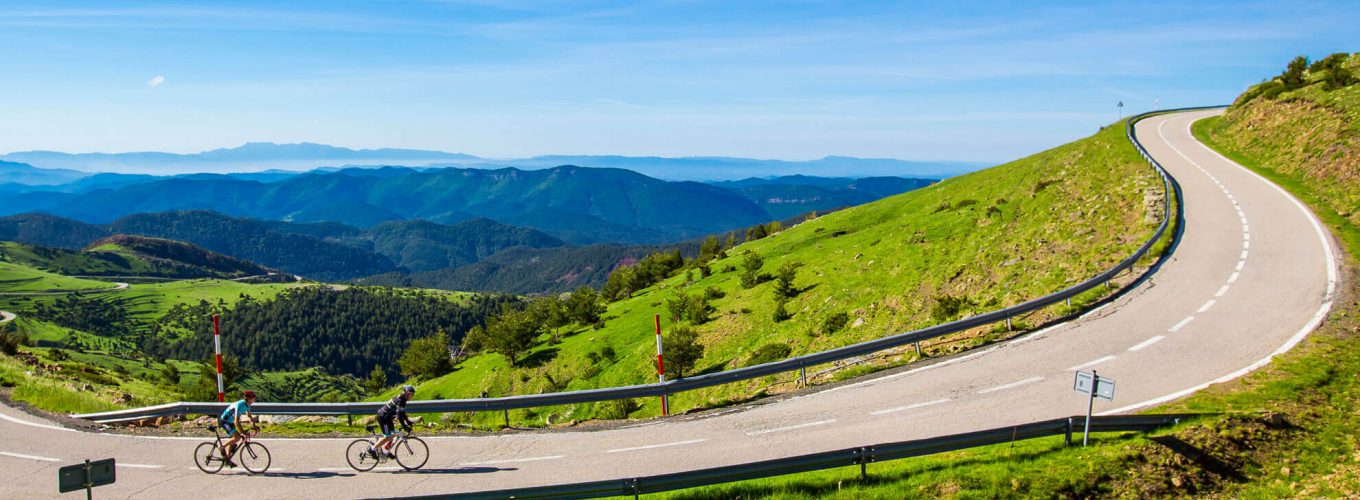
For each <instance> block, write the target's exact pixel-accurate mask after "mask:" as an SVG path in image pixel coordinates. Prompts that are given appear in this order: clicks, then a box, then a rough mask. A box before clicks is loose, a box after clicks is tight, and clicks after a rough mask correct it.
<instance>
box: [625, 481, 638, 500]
mask: <svg viewBox="0 0 1360 500" xmlns="http://www.w3.org/2000/svg"><path fill="white" fill-rule="evenodd" d="M623 483H624V486H627V487H628V489H629V490H631V491H632V492H633V498H637V497H639V496H640V495H642V488H640V487H638V478H632V479H629V480H627V481H624V482H623Z"/></svg>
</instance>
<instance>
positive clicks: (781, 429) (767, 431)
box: [746, 418, 836, 436]
mask: <svg viewBox="0 0 1360 500" xmlns="http://www.w3.org/2000/svg"><path fill="white" fill-rule="evenodd" d="M835 421H836V419H834V418H832V419H828V420H818V421H816V422H808V423H806V424H798V425H790V426H788V427H776V428H774V429H765V430H763V431H752V432H748V433H746V435H747V436H759V435H761V434H770V433H774V432H784V431H792V430H797V429H806V428H808V427H816V426H819V425H826V424H829V423H832V422H835Z"/></svg>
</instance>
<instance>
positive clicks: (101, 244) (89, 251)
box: [0, 235, 274, 279]
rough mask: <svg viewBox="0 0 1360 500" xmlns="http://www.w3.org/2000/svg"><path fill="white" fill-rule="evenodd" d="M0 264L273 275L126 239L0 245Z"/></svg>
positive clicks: (174, 244)
mask: <svg viewBox="0 0 1360 500" xmlns="http://www.w3.org/2000/svg"><path fill="white" fill-rule="evenodd" d="M0 261H6V262H13V263H17V264H23V265H25V266H28V267H32V268H35V269H41V270H44V271H49V272H53V273H56V274H63V275H67V276H119V277H160V278H181V279H182V278H243V277H247V276H267V275H270V274H271V273H273V272H274V271H272V270H270V269H268V268H265V267H262V266H259V265H257V264H255V263H252V262H249V261H246V260H242V259H237V258H234V257H229V256H226V255H222V254H218V253H214V252H210V251H208V250H204V249H202V248H198V247H196V246H194V245H191V244H188V243H184V242H179V241H172V240H164V239H159V238H147V237H142V236H129V235H114V236H110V237H107V238H103V239H100V240H96V241H95V242H93V243H91V244H90V246H89V247H88V248H86V249H85V250H81V251H74V250H66V249H63V248H51V247H44V246H40V245H26V244H22V243H15V242H8V241H0Z"/></svg>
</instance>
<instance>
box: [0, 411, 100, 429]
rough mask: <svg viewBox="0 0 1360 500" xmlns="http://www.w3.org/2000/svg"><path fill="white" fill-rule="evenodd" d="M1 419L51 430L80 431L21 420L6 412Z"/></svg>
mask: <svg viewBox="0 0 1360 500" xmlns="http://www.w3.org/2000/svg"><path fill="white" fill-rule="evenodd" d="M0 420H5V421H7V422H13V423H16V424H20V425H27V426H29V427H37V428H39V429H50V430H54V431H68V432H80V431H78V430H75V429H67V428H65V427H58V426H55V425H47V424H39V423H36V422H29V421H27V420H19V419H17V418H14V417H11V416H9V415H6V414H4V413H0Z"/></svg>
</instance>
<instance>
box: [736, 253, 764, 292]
mask: <svg viewBox="0 0 1360 500" xmlns="http://www.w3.org/2000/svg"><path fill="white" fill-rule="evenodd" d="M741 265H742V267H743V268H744V269H745V271H743V272H742V273H741V286H742V288H751V287H754V286H756V285H759V284H760V282H761V279H760V268H761V267H763V266H764V265H765V259H762V258H760V254H757V253H755V252H752V251H749V250H748V251H747V252H746V257H745V258H744V259H742V261H741Z"/></svg>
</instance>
